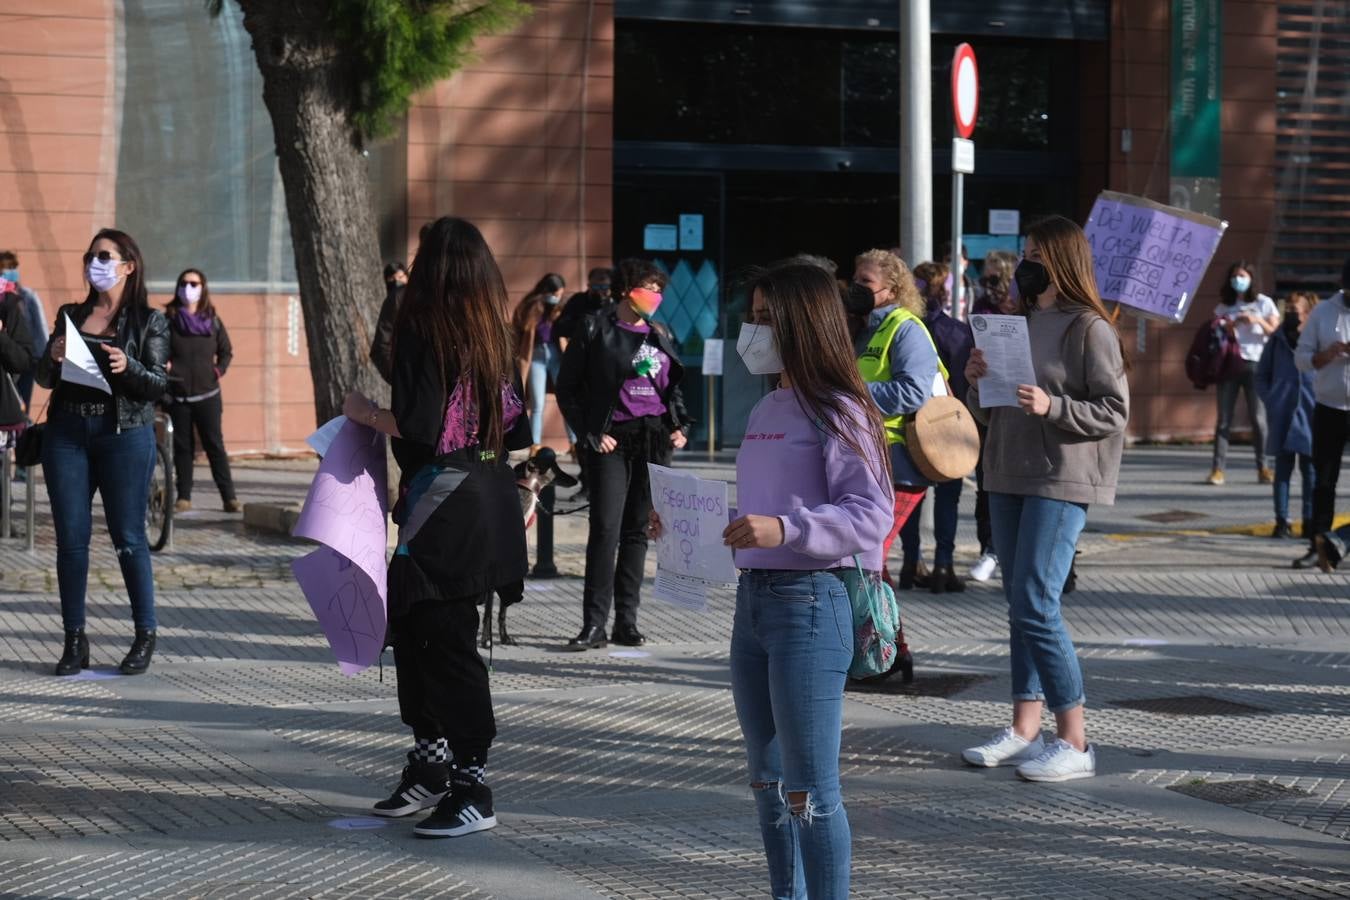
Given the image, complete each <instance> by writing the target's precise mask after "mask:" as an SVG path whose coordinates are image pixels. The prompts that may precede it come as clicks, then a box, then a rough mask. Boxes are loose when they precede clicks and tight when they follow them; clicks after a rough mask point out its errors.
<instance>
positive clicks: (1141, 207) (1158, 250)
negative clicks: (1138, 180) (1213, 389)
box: [1084, 191, 1228, 322]
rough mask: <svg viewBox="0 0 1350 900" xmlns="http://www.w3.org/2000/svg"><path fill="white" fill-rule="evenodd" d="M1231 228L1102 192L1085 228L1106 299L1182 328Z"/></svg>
mask: <svg viewBox="0 0 1350 900" xmlns="http://www.w3.org/2000/svg"><path fill="white" fill-rule="evenodd" d="M1227 228H1228V223H1227V222H1224V221H1220V220H1219V219H1214V218H1211V217H1209V216H1204V215H1201V214H1199V213H1195V212H1191V211H1190V210H1185V209H1178V208H1176V207H1174V206H1164V205H1163V204H1161V203H1155V202H1154V201H1152V200H1146V199H1144V198H1143V197H1134V196H1131V195H1129V194H1121V193H1117V192H1115V191H1102V192H1101V194H1099V195H1098V196H1097V202H1096V203H1094V204H1093V205H1092V213H1091V214H1090V215H1089V216H1088V221H1087V226H1086V227H1085V228H1084V231H1085V232H1086V233H1087V239H1088V244H1090V245H1091V247H1092V262H1093V267H1094V269H1095V270H1096V273H1097V289H1098V290H1099V291H1100V292H1101V295H1102V299H1103V300H1107V301H1115V302H1117V303H1120V304H1121V305H1123V306H1128V307H1130V309H1131V310H1132V311H1134V312H1136V313H1138V314H1139V315H1143V316H1148V317H1151V318H1155V319H1163V320H1165V321H1168V322H1180V321H1181V320H1182V319H1184V318H1186V312H1187V310H1189V309H1190V305H1191V301H1192V300H1193V299H1194V297H1195V292H1196V291H1197V290H1198V289H1199V287H1200V279H1202V278H1203V277H1204V275H1205V269H1207V268H1208V267H1209V262H1210V260H1211V259H1212V258H1213V257H1214V251H1215V250H1216V249H1217V248H1218V246H1219V240H1220V239H1221V238H1222V237H1223V233H1224V230H1225V229H1227Z"/></svg>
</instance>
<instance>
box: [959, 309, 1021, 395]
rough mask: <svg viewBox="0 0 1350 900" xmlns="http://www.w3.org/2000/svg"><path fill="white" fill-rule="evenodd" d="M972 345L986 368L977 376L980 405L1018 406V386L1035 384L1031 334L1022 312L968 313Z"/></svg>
mask: <svg viewBox="0 0 1350 900" xmlns="http://www.w3.org/2000/svg"><path fill="white" fill-rule="evenodd" d="M970 330H971V332H972V333H973V334H974V335H975V346H976V347H977V348H978V349H979V351H980V352H981V353H983V354H984V361H985V364H986V365H988V366H989V371H988V372H986V373H985V375H984V377H983V378H981V379H980V407H981V408H982V409H987V408H988V407H991V406H1017V405H1018V403H1017V386H1018V385H1019V384H1035V383H1036V369H1035V366H1034V365H1032V362H1031V338H1030V335H1028V333H1027V320H1026V318H1025V317H1024V316H985V315H979V316H971V317H970Z"/></svg>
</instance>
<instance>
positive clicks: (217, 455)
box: [164, 269, 243, 513]
mask: <svg viewBox="0 0 1350 900" xmlns="http://www.w3.org/2000/svg"><path fill="white" fill-rule="evenodd" d="M164 313H165V315H166V316H168V318H169V397H170V400H171V402H170V403H169V415H170V416H171V417H172V419H173V468H174V481H175V482H176V483H177V486H178V501H177V502H176V503H175V504H174V509H176V510H178V511H179V512H183V511H185V510H189V509H192V460H193V457H194V456H196V453H197V448H196V445H195V442H194V441H193V432H194V431H196V434H197V436H198V437H200V438H201V442H202V449H203V450H205V451H206V458H207V460H208V461H209V462H210V463H211V478H212V479H213V480H214V481H215V483H216V490H218V491H220V502H221V505H222V506H223V507H224V509H225V511H226V512H232V513H233V512H239V511H240V510H241V509H243V506H242V505H240V503H239V500H238V498H237V497H235V495H234V478H233V477H232V476H231V474H230V457H229V456H228V455H227V454H226V453H225V438H224V437H223V435H222V434H221V428H220V420H221V416H222V414H223V413H224V406H223V405H222V403H221V399H220V379H221V378H222V377H223V376H224V375H225V370H226V369H228V368H229V367H230V360H232V359H233V358H234V348H233V347H232V346H231V345H230V333H229V332H228V331H226V330H225V323H224V322H222V321H221V320H220V316H218V315H217V314H216V308H215V305H214V304H212V303H211V288H210V286H209V285H208V284H207V283H206V276H205V275H204V274H203V273H202V271H201V270H200V269H184V270H183V272H182V274H180V275H179V276H178V283H177V285H176V286H175V287H174V291H173V299H172V300H170V301H169V305H168V306H167V307H165V309H164Z"/></svg>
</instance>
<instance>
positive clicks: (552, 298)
mask: <svg viewBox="0 0 1350 900" xmlns="http://www.w3.org/2000/svg"><path fill="white" fill-rule="evenodd" d="M561 301H562V298H561V297H559V296H558V295H557V294H546V295H545V296H544V302H545V303H546V304H548V305H549V306H557V305H558V304H559V303H560V302H561Z"/></svg>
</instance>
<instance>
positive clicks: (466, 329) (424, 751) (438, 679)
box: [343, 217, 529, 838]
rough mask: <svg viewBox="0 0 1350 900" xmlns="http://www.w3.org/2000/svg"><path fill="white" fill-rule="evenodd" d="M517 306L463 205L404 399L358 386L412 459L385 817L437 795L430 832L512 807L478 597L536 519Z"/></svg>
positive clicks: (408, 318)
mask: <svg viewBox="0 0 1350 900" xmlns="http://www.w3.org/2000/svg"><path fill="white" fill-rule="evenodd" d="M515 371H516V370H515V354H514V352H513V349H512V341H511V328H510V324H509V323H508V321H507V317H506V285H505V283H504V282H503V281H502V276H501V271H500V270H499V269H498V268H497V262H496V260H495V259H493V256H492V251H491V250H489V249H488V245H487V243H486V242H485V241H484V240H483V235H482V233H481V232H479V230H478V229H477V228H476V227H474V226H473V225H472V224H471V223H469V222H466V221H465V220H463V219H455V218H449V217H447V218H442V219H439V220H437V221H436V222H435V223H434V224H433V225H432V226H431V227H430V228H429V229H427V230H426V231H425V232H424V233H423V235H422V239H421V245H420V247H419V248H418V251H417V257H416V258H415V259H414V260H413V264H412V270H411V272H410V273H409V276H408V286H407V288H406V289H405V291H404V294H403V300H402V303H401V304H400V306H399V311H398V318H397V320H396V325H395V329H394V344H393V376H394V377H393V401H392V404H391V406H392V408H391V409H380V408H379V407H377V406H376V405H375V404H374V403H372V402H371V401H370V400H369V399H367V398H366V397H364V396H362V395H361V394H359V393H353V394H351V395H349V396H348V397H347V399H346V402H345V403H344V404H343V412H344V413H345V414H346V415H347V417H348V418H350V419H353V420H355V421H358V422H362V423H365V424H367V425H370V426H371V427H372V428H375V429H377V430H379V431H382V432H384V433H385V434H388V435H391V436H392V437H393V449H394V457H395V458H396V459H397V460H398V463H399V466H400V467H401V469H402V478H401V480H400V482H399V500H398V503H397V505H396V506H395V508H394V521H395V522H396V523H397V524H398V526H399V534H398V548H397V549H396V550H395V552H394V559H393V562H391V563H390V566H389V602H388V612H389V634H390V637H391V639H392V643H393V647H394V662H395V665H396V666H397V668H398V705H399V712H400V714H401V715H402V718H403V721H404V723H405V724H406V725H407V726H408V727H409V728H411V729H412V732H413V749H412V750H410V751H409V752H408V765H407V766H405V767H404V769H403V776H402V778H401V779H400V781H399V785H398V787H396V788H395V789H394V792H393V794H392V795H390V797H389V798H388V799H386V800H381V801H380V802H378V803H376V804H375V807H374V809H373V812H374V813H375V814H376V815H380V816H391V817H396V816H407V815H412V814H413V813H416V812H419V811H420V810H423V809H426V808H428V807H431V806H435V807H436V811H435V812H433V813H432V814H431V815H430V816H428V817H427V818H426V819H424V820H423V821H422V822H420V823H419V824H418V825H417V826H416V828H414V829H413V830H414V832H415V833H416V834H417V835H418V836H419V837H430V838H439V837H459V836H460V835H465V834H469V833H471V832H475V831H482V830H484V829H488V828H492V827H493V826H495V825H496V824H497V818H496V816H495V815H494V813H493V809H492V791H491V789H490V788H488V786H487V785H486V783H485V781H484V777H485V771H486V766H487V754H488V748H489V747H491V745H492V741H493V739H494V738H495V737H496V733H497V727H496V721H495V719H494V717H493V713H492V695H491V692H490V690H489V688H488V673H487V667H486V666H484V665H483V660H482V657H480V656H479V655H478V647H477V636H478V606H477V604H479V603H481V602H482V601H483V599H484V598H485V597H486V596H487V595H488V594H489V593H491V592H493V591H495V590H497V589H498V588H501V587H503V586H505V585H508V584H511V583H513V582H518V581H520V580H522V579H523V578H524V577H525V574H526V569H527V562H528V561H527V559H526V550H525V525H524V521H523V519H522V518H521V515H520V500H519V497H518V495H517V492H516V485H515V476H514V475H513V474H512V472H511V469H510V468H509V467H508V465H507V451H509V450H514V449H519V448H521V447H525V446H528V444H529V430H528V423H527V421H526V420H525V417H524V414H523V413H524V410H523V408H522V405H521V402H520V397H519V394H518V389H517V387H515V386H513V384H512V382H513V381H514V379H515Z"/></svg>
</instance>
